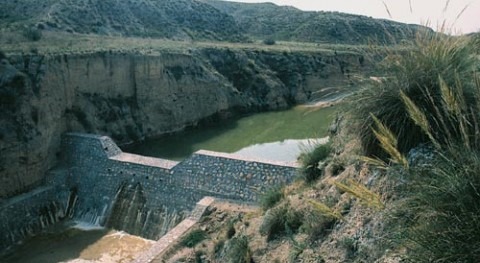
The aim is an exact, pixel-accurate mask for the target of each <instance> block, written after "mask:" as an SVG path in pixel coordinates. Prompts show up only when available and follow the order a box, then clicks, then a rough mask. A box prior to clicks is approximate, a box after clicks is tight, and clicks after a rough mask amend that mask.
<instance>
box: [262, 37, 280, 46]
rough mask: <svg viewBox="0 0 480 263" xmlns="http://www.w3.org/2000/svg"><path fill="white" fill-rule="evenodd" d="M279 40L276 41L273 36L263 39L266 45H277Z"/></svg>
mask: <svg viewBox="0 0 480 263" xmlns="http://www.w3.org/2000/svg"><path fill="white" fill-rule="evenodd" d="M276 43H277V42H275V40H274V39H273V38H267V39H265V40H263V44H265V45H269V46H271V45H275V44H276Z"/></svg>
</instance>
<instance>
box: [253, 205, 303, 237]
mask: <svg viewBox="0 0 480 263" xmlns="http://www.w3.org/2000/svg"><path fill="white" fill-rule="evenodd" d="M302 223H303V214H302V213H301V212H300V211H297V210H295V209H294V208H292V207H291V206H290V205H289V204H284V205H281V206H277V207H274V208H272V209H270V210H268V211H267V213H266V214H265V216H264V218H263V222H262V224H261V226H260V234H261V235H263V236H266V237H267V241H271V240H274V239H275V238H277V237H280V236H282V235H285V234H287V233H295V232H296V231H297V230H298V229H299V228H300V226H301V225H302Z"/></svg>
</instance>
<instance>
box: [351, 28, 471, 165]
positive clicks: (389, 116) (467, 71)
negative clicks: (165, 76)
mask: <svg viewBox="0 0 480 263" xmlns="http://www.w3.org/2000/svg"><path fill="white" fill-rule="evenodd" d="M387 53H389V54H388V56H387V58H386V59H385V61H384V62H385V63H383V65H384V67H383V68H382V70H384V71H383V72H385V73H384V74H385V78H384V79H383V80H382V81H380V82H377V83H373V84H371V86H369V87H366V88H364V89H362V90H361V91H360V92H358V93H357V94H355V95H354V96H352V98H351V99H350V103H349V105H350V115H351V116H352V117H353V121H352V123H353V124H355V125H354V126H353V127H354V128H353V129H354V131H355V132H356V133H359V135H360V139H361V143H362V146H363V149H364V152H365V154H366V155H368V156H377V157H381V158H382V159H384V160H385V159H386V157H387V154H386V153H385V151H384V149H383V148H382V147H381V146H380V145H379V142H378V140H377V138H376V136H375V134H374V132H373V131H372V127H375V125H376V123H375V120H374V118H375V117H376V118H378V120H379V121H380V122H381V123H383V124H384V125H385V127H386V128H388V129H389V130H391V131H392V133H393V134H394V135H395V136H396V138H397V140H398V143H397V145H396V147H397V149H398V150H399V151H400V152H401V153H403V154H406V153H408V151H409V150H410V149H412V148H413V147H415V146H417V145H419V144H421V143H424V142H429V141H431V140H430V137H429V136H430V135H429V134H427V133H426V132H425V131H424V130H423V129H422V127H421V125H423V124H421V123H420V124H419V123H418V122H417V121H416V120H414V119H412V118H411V114H412V111H411V109H410V110H409V108H408V105H406V103H405V101H404V99H402V94H403V95H404V96H403V97H406V98H409V99H410V100H411V102H413V104H414V105H416V106H417V107H418V110H419V111H421V112H423V113H424V116H425V119H424V121H425V120H426V121H428V123H429V125H430V127H429V129H430V132H431V135H432V137H433V138H434V139H435V140H436V141H438V142H439V143H441V144H446V143H448V142H452V141H459V140H461V137H462V134H461V133H462V128H461V127H459V126H458V125H455V122H452V121H449V120H451V118H452V117H455V116H454V115H457V116H460V115H462V114H463V115H464V116H465V118H467V119H468V121H473V120H472V119H471V117H472V114H471V113H472V112H471V110H472V109H474V107H472V106H473V104H474V102H475V100H476V99H477V96H478V91H475V89H473V88H472V83H473V81H472V80H473V74H472V73H473V71H474V69H475V66H476V64H477V63H478V60H477V59H476V58H475V56H473V54H472V45H471V42H469V41H466V40H465V39H462V38H452V37H448V36H445V35H442V34H433V33H428V34H427V33H426V34H421V35H419V36H418V37H417V39H416V41H415V45H414V47H412V48H410V49H408V50H407V51H398V52H387ZM459 81H460V82H459ZM459 83H461V84H459ZM459 85H461V87H460V86H459ZM449 103H450V105H447V104H449ZM453 104H457V105H460V107H459V110H461V111H460V112H457V113H455V114H452V111H451V110H450V106H454V105H453ZM474 111H476V110H474ZM459 113H461V114H459ZM475 121H477V120H475ZM471 123H474V122H471ZM467 128H468V127H467Z"/></svg>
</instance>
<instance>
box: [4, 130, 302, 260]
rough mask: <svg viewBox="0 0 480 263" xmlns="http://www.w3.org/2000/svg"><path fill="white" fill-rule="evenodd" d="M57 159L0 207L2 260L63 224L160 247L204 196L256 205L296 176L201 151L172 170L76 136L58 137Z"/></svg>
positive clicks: (284, 166) (101, 139)
mask: <svg viewBox="0 0 480 263" xmlns="http://www.w3.org/2000/svg"><path fill="white" fill-rule="evenodd" d="M61 158H62V159H63V160H62V162H61V165H60V166H58V167H57V168H55V169H53V170H52V171H50V172H49V174H48V176H47V177H46V179H45V181H44V183H43V185H42V186H40V187H38V188H36V189H35V190H33V191H30V192H28V193H25V194H22V195H19V196H16V197H14V198H11V199H7V200H5V201H2V203H0V252H1V251H6V250H7V249H8V248H9V247H11V246H13V245H15V244H16V243H18V242H21V241H22V240H24V239H26V238H28V237H29V236H32V235H35V234H38V233H39V232H41V231H42V230H43V229H45V228H47V227H48V226H51V225H53V224H55V223H58V222H60V221H76V222H81V223H88V224H93V225H98V226H105V227H108V228H114V229H117V230H122V231H125V232H128V233H130V234H134V235H138V236H142V237H144V238H148V239H153V240H158V239H159V238H160V237H161V236H163V235H165V233H167V232H168V231H169V230H170V229H172V228H173V227H175V226H176V225H177V224H178V223H179V222H180V221H182V220H183V219H184V218H186V217H188V216H189V215H190V213H191V211H192V210H193V208H194V207H195V204H196V203H197V202H198V201H199V200H201V199H202V198H203V197H205V196H211V197H215V198H220V199H227V200H232V201H237V202H238V201H239V202H245V203H253V202H256V201H257V200H258V198H259V196H260V194H261V193H264V192H265V191H266V190H267V189H269V188H271V187H275V186H277V185H281V184H285V183H288V182H291V181H292V180H293V179H294V177H295V175H296V164H295V163H284V162H281V163H280V162H271V161H260V160H253V159H248V158H244V157H239V156H235V155H231V154H225V153H218V152H210V151H203V150H202V151H198V152H196V153H194V154H193V155H191V156H190V157H189V158H187V159H185V160H184V161H181V162H174V161H169V160H163V159H158V158H151V157H145V156H140V155H134V154H129V153H124V152H122V151H121V150H120V148H119V147H118V146H117V145H116V144H115V143H114V142H113V140H112V139H110V138H109V137H107V136H99V135H92V134H80V133H67V134H65V135H63V137H62V156H61Z"/></svg>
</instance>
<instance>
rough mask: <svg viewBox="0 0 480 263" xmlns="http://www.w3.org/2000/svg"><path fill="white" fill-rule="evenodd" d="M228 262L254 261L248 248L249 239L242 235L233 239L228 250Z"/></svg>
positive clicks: (243, 262) (246, 262)
mask: <svg viewBox="0 0 480 263" xmlns="http://www.w3.org/2000/svg"><path fill="white" fill-rule="evenodd" d="M226 262H228V263H250V262H253V260H252V253H251V251H250V248H249V247H248V237H247V236H244V235H241V236H238V237H235V238H232V239H231V240H230V241H229V242H228V247H227V249H226Z"/></svg>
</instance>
